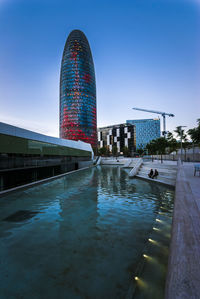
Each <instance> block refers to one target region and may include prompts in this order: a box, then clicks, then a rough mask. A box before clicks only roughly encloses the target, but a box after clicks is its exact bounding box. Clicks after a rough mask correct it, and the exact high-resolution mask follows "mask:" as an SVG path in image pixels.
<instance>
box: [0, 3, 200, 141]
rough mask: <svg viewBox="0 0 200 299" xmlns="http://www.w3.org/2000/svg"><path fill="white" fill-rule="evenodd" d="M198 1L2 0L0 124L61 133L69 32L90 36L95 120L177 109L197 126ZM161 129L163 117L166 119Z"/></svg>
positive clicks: (170, 126)
mask: <svg viewBox="0 0 200 299" xmlns="http://www.w3.org/2000/svg"><path fill="white" fill-rule="evenodd" d="M199 12H200V1H198V0H192V1H191V0H173V1H172V0H134V1H130V0H128V1H123V2H122V1H114V0H110V1H106V0H102V1H92V0H86V1H81V0H77V1H76V4H75V3H74V1H72V0H70V1H64V0H59V1H56V0H48V1H47V0H29V1H25V0H0V44H1V46H0V65H1V67H0V105H1V109H0V121H2V122H6V123H8V124H12V125H16V126H19V127H22V128H26V129H29V130H33V131H36V132H39V133H43V134H47V135H52V136H56V137H58V136H59V83H60V67H61V59H62V53H63V49H64V45H65V42H66V39H67V36H68V35H69V33H70V32H71V31H72V30H74V29H80V30H81V31H83V32H84V34H85V35H86V37H87V39H88V41H89V44H90V47H91V51H92V55H93V60H94V66H95V74H96V86H97V125H98V126H99V127H102V126H106V125H113V124H117V123H125V122H126V120H128V119H143V118H156V117H157V115H156V114H151V113H145V112H140V111H134V110H132V107H140V108H144V109H150V110H157V111H164V112H168V113H173V114H175V117H174V118H168V117H167V130H170V131H173V130H174V129H175V127H176V126H179V125H184V126H187V127H186V128H185V129H186V130H188V129H190V128H192V127H195V126H196V120H197V118H200V101H199V95H200V90H199V75H200V67H199V66H200V65H199V50H200V47H199V33H200V26H199ZM161 129H162V122H161Z"/></svg>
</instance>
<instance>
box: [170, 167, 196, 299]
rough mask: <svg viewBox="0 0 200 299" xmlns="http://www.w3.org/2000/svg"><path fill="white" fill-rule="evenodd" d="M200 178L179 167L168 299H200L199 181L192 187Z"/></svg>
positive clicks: (191, 171)
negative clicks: (186, 172) (187, 173)
mask: <svg viewBox="0 0 200 299" xmlns="http://www.w3.org/2000/svg"><path fill="white" fill-rule="evenodd" d="M197 179H199V184H200V178H197V177H196V178H194V177H193V168H192V166H191V169H190V173H189V175H188V176H187V177H186V174H185V171H184V167H183V166H180V167H179V169H178V173H177V180H176V191H175V203H174V213H173V223H172V239H171V245H170V255H169V262H168V274H167V281H166V291H165V299H198V298H200V201H199V193H195V191H196V192H197V190H196V189H197V188H198V190H199V187H197V184H198V182H197V181H195V184H196V185H193V184H192V183H193V182H194V180H197ZM198 186H199V185H198ZM197 194H198V196H197Z"/></svg>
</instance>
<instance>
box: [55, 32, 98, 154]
mask: <svg viewBox="0 0 200 299" xmlns="http://www.w3.org/2000/svg"><path fill="white" fill-rule="evenodd" d="M60 137H61V138H64V139H71V140H81V141H84V142H88V143H90V144H91V145H92V147H93V148H95V147H96V146H97V121H96V83H95V72H94V63H93V59H92V53H91V50H90V46H89V43H88V40H87V38H86V36H85V35H84V33H83V32H81V31H80V30H73V31H72V32H71V33H70V34H69V36H68V38H67V41H66V44H65V48H64V52H63V57H62V63H61V73H60Z"/></svg>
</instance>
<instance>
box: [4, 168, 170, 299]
mask: <svg viewBox="0 0 200 299" xmlns="http://www.w3.org/2000/svg"><path fill="white" fill-rule="evenodd" d="M173 197H174V191H173V190H172V189H169V188H167V187H165V186H162V185H158V184H155V183H149V182H146V181H143V180H138V179H129V177H128V170H126V169H123V168H121V167H119V166H98V167H93V168H90V169H86V170H81V171H78V172H76V173H71V174H68V175H66V176H65V177H63V178H60V179H56V180H54V181H51V182H49V183H45V184H42V185H38V186H35V187H32V188H29V189H26V190H23V191H18V192H16V193H12V194H10V195H7V196H4V197H2V198H0V220H1V229H0V241H1V246H0V258H1V261H0V262H1V267H0V275H1V280H0V298H1V299H4V298H5V299H10V298H20V299H22V298H29V299H30V298H34V299H35V298H37V299H40V298H41V299H46V298H47V299H49V298H50V299H51V298H53V299H54V298H60V299H62V298H63V299H65V298H67V299H68V298H69V299H73V298H91V299H94V298H95V299H96V298H97V299H98V298H99V299H100V298H101V299H102V298H104V299H107V298H109V299H110V298H126V296H127V294H129V295H130V296H132V297H133V298H152V299H156V298H159V299H161V298H163V296H164V283H165V276H166V265H167V258H168V247H169V242H170V228H171V217H172V209H173ZM135 277H138V279H137V280H135Z"/></svg>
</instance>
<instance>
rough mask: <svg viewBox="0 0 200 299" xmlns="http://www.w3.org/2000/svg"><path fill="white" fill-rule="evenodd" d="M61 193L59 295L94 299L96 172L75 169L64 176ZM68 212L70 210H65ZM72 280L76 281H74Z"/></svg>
mask: <svg viewBox="0 0 200 299" xmlns="http://www.w3.org/2000/svg"><path fill="white" fill-rule="evenodd" d="M65 190H66V191H65V193H64V196H63V198H60V208H61V212H60V217H61V221H60V223H59V233H58V237H59V239H60V246H59V263H60V268H61V270H60V272H61V273H63V275H62V276H61V277H60V279H61V281H60V283H61V284H63V287H62V294H61V297H60V298H65V295H66V294H67V296H68V298H75V297H76V296H78V294H79V292H80V294H81V295H80V294H79V295H80V296H81V297H82V296H83V295H84V296H83V297H87V296H89V297H90V298H95V290H94V289H93V284H94V280H95V277H94V275H92V274H93V273H94V272H95V270H94V269H93V268H94V267H96V265H97V264H98V262H95V259H96V260H98V251H97V249H96V248H97V247H98V246H97V242H98V237H97V233H98V232H97V231H96V222H97V217H98V211H97V171H96V168H95V167H93V168H90V169H88V170H83V171H79V174H78V175H77V173H75V174H74V175H73V174H71V175H70V176H66V179H65ZM69 211H70V212H69ZM75 281H76V283H75Z"/></svg>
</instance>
